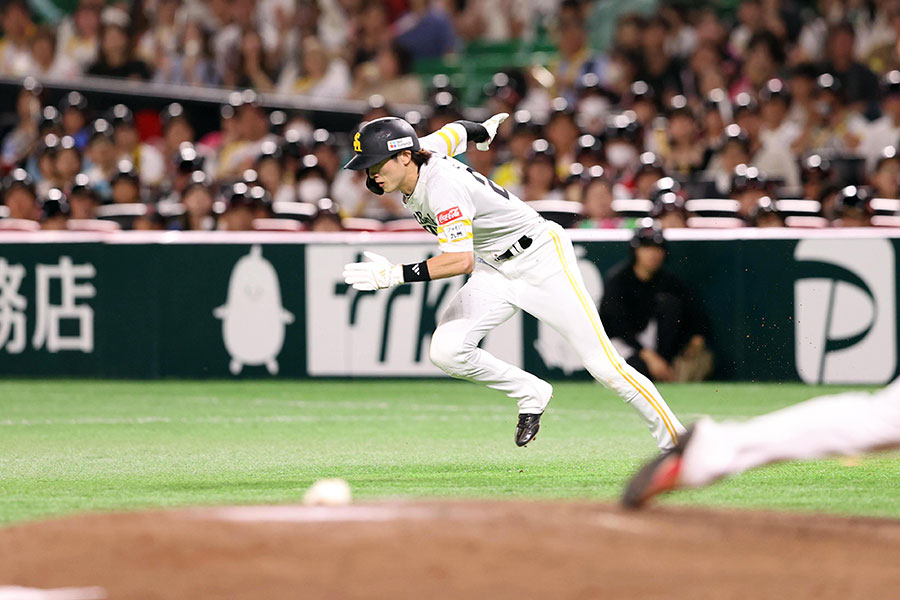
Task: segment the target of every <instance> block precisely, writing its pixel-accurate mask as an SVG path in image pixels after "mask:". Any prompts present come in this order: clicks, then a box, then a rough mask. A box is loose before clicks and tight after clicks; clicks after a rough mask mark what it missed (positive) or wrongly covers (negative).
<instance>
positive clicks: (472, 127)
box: [453, 121, 490, 142]
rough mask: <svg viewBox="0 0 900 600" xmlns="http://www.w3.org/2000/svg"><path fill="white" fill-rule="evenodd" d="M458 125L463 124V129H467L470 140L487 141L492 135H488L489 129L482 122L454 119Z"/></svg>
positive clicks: (467, 136)
mask: <svg viewBox="0 0 900 600" xmlns="http://www.w3.org/2000/svg"><path fill="white" fill-rule="evenodd" d="M453 122H454V123H456V124H457V125H462V126H463V129H465V130H466V138H468V140H469V141H470V142H486V141H487V140H488V138H489V137H490V136H489V135H488V130H487V129H485V128H484V125H482V124H481V123H476V122H474V121H453Z"/></svg>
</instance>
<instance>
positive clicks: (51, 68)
mask: <svg viewBox="0 0 900 600" xmlns="http://www.w3.org/2000/svg"><path fill="white" fill-rule="evenodd" d="M27 73H28V74H29V75H34V76H37V77H41V78H46V77H50V78H53V79H71V78H73V77H77V76H78V75H81V68H80V67H79V66H78V64H77V63H75V62H74V61H73V60H72V59H71V58H70V57H69V56H67V55H65V54H63V53H60V52H57V50H56V31H55V30H53V29H52V28H50V27H47V26H41V27H38V28H37V31H36V32H35V34H34V36H33V37H32V38H31V60H30V62H29V65H28V71H27Z"/></svg>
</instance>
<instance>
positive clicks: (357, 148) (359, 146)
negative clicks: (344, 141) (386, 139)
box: [353, 131, 362, 152]
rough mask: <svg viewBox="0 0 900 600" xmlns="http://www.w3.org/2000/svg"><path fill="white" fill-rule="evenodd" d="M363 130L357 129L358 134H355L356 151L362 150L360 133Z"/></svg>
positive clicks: (354, 145)
mask: <svg viewBox="0 0 900 600" xmlns="http://www.w3.org/2000/svg"><path fill="white" fill-rule="evenodd" d="M360 133H361V132H359V131H357V132H356V135H354V136H353V151H354V152H362V144H361V143H360V142H359V134H360Z"/></svg>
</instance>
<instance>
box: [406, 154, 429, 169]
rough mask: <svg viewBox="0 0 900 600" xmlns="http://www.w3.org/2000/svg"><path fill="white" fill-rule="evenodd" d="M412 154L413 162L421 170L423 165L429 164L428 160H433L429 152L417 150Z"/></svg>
mask: <svg viewBox="0 0 900 600" xmlns="http://www.w3.org/2000/svg"><path fill="white" fill-rule="evenodd" d="M410 154H411V155H412V161H413V162H414V163H415V164H416V166H417V167H419V168H421V167H422V165H424V164H425V163H427V162H428V160H429V159H430V158H431V152H429V151H428V150H415V151H412V150H411V151H410Z"/></svg>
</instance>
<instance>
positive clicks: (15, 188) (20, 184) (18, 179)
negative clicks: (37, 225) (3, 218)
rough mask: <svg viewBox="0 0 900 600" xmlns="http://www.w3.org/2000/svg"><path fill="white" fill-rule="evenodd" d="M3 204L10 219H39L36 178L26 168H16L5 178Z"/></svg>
mask: <svg viewBox="0 0 900 600" xmlns="http://www.w3.org/2000/svg"><path fill="white" fill-rule="evenodd" d="M3 204H5V205H6V209H7V210H8V211H9V218H10V219H26V220H29V221H37V220H38V215H39V209H38V204H37V193H36V191H35V187H34V180H33V179H32V178H31V176H30V175H29V174H28V173H27V172H26V171H25V170H24V169H14V170H13V171H12V172H11V173H10V174H9V175H7V176H6V177H5V178H4V179H3Z"/></svg>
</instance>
